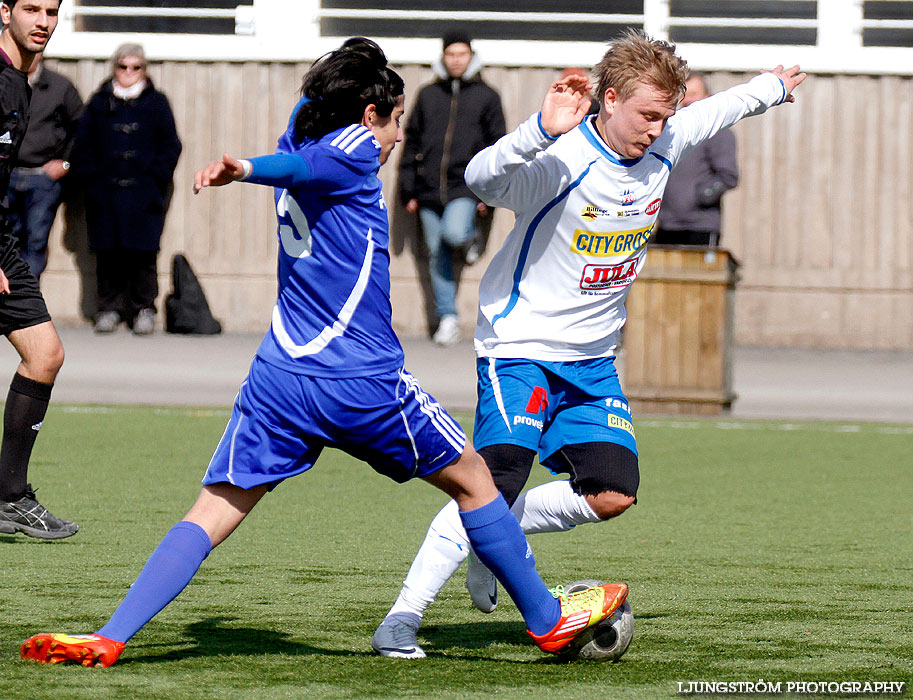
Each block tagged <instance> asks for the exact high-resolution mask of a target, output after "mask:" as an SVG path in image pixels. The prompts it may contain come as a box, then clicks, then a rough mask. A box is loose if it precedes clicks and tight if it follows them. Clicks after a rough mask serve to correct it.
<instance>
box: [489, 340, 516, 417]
mask: <svg viewBox="0 0 913 700" xmlns="http://www.w3.org/2000/svg"><path fill="white" fill-rule="evenodd" d="M488 378H489V379H490V380H491V390H492V391H493V392H494V393H495V402H497V404H498V411H499V412H500V414H501V418H503V419H504V425H506V426H507V432H508V433H512V432H514V431H513V429H512V428H511V427H510V420H509V419H508V417H507V409H505V408H504V396H502V394H501V380H500V379H499V378H498V371H497V370H496V369H495V358H493V357H489V358H488Z"/></svg>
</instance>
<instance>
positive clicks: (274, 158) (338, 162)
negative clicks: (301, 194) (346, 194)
mask: <svg viewBox="0 0 913 700" xmlns="http://www.w3.org/2000/svg"><path fill="white" fill-rule="evenodd" d="M248 160H249V161H250V164H251V171H250V176H249V177H248V178H247V180H245V182H252V183H254V184H257V185H269V186H271V187H282V188H285V189H288V188H290V187H308V188H310V189H314V190H321V191H326V192H335V191H341V190H347V189H348V188H350V187H352V186H353V184H357V183H360V182H361V181H362V180H363V179H364V172H363V171H364V170H365V164H364V163H361V162H360V161H358V160H355V159H352V158H347V157H345V155H344V154H342V152H341V151H340V152H338V153H333V152H328V151H327V150H325V149H322V148H312V149H306V150H303V151H299V152H297V153H273V154H271V155H265V156H257V157H256V158H250V159H248Z"/></svg>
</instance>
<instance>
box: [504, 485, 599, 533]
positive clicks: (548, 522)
mask: <svg viewBox="0 0 913 700" xmlns="http://www.w3.org/2000/svg"><path fill="white" fill-rule="evenodd" d="M510 512H511V513H513V514H514V517H516V518H517V520H519V521H520V528H521V529H522V530H523V533H524V534H526V535H533V534H536V533H540V532H564V531H565V530H571V529H573V528H575V527H577V526H578V525H583V524H584V523H598V522H602V519H601V518H600V517H599V516H598V515H596V513H594V512H593V509H592V508H590V504H589V503H587V502H586V499H585V498H584V497H583V496H580V495H579V494H576V493H574V491H573V489H571V482H570V481H568V480H567V479H565V480H563V481H550V482H548V483H547V484H542V485H541V486H537V487H536V488H534V489H530V490H529V491H526V492H525V493H521V494H520V496H519V498H517V500H516V502H515V503H514V505H513V508H511V509H510Z"/></svg>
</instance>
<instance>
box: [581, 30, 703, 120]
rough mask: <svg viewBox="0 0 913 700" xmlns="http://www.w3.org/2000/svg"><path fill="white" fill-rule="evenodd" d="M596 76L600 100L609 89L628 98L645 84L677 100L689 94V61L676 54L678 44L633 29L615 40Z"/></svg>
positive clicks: (599, 65)
mask: <svg viewBox="0 0 913 700" xmlns="http://www.w3.org/2000/svg"><path fill="white" fill-rule="evenodd" d="M593 77H594V79H595V80H596V84H597V90H598V91H599V94H598V97H599V101H600V103H602V100H603V99H604V97H605V93H606V90H608V89H609V88H614V89H615V91H616V92H617V93H618V97H619V99H621V100H626V99H628V98H629V97H631V95H633V94H634V91H635V90H636V89H637V86H638V85H640V84H644V83H645V84H647V85H650V86H652V87H654V88H656V89H657V90H659V91H660V92H661V93H663V94H666V95H668V96H669V97H670V98H674V99H676V100H677V99H678V98H680V97H681V96H682V95H683V94H685V80H686V79H687V77H688V64H687V63H686V62H685V60H684V59H683V58H681V57H679V56H677V55H676V54H675V44H670V43H669V42H668V41H662V40H660V39H653V38H651V37H649V36H647V35H646V34H644V33H643V32H641V31H638V30H636V29H631V30H628V31H627V32H625V33H624V34H623V35H622V36H621V37H620V38H619V39H617V40H616V41H613V42H612V44H611V46H609V50H608V51H606V53H605V56H603V57H602V60H601V61H600V62H599V64H598V65H597V66H596V68H595V69H594V70H593Z"/></svg>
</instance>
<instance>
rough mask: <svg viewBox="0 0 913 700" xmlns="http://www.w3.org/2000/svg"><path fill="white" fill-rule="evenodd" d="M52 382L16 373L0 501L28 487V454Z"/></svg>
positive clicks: (6, 418)
mask: <svg viewBox="0 0 913 700" xmlns="http://www.w3.org/2000/svg"><path fill="white" fill-rule="evenodd" d="M53 386H54V385H53V384H43V383H41V382H36V381H35V380H33V379H28V378H27V377H23V376H22V375H21V374H19V373H18V372H17V373H16V374H14V375H13V381H12V383H11V384H10V391H9V394H7V397H6V410H5V411H4V413H3V443H2V445H0V501H16V500H18V499H20V498H22V496H23V495H24V494H25V491H26V489H27V488H28V472H29V457H31V455H32V446H33V445H34V444H35V438H37V437H38V429H39V428H41V423H42V421H44V414H45V413H47V410H48V402H49V401H50V400H51V388H52V387H53Z"/></svg>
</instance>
